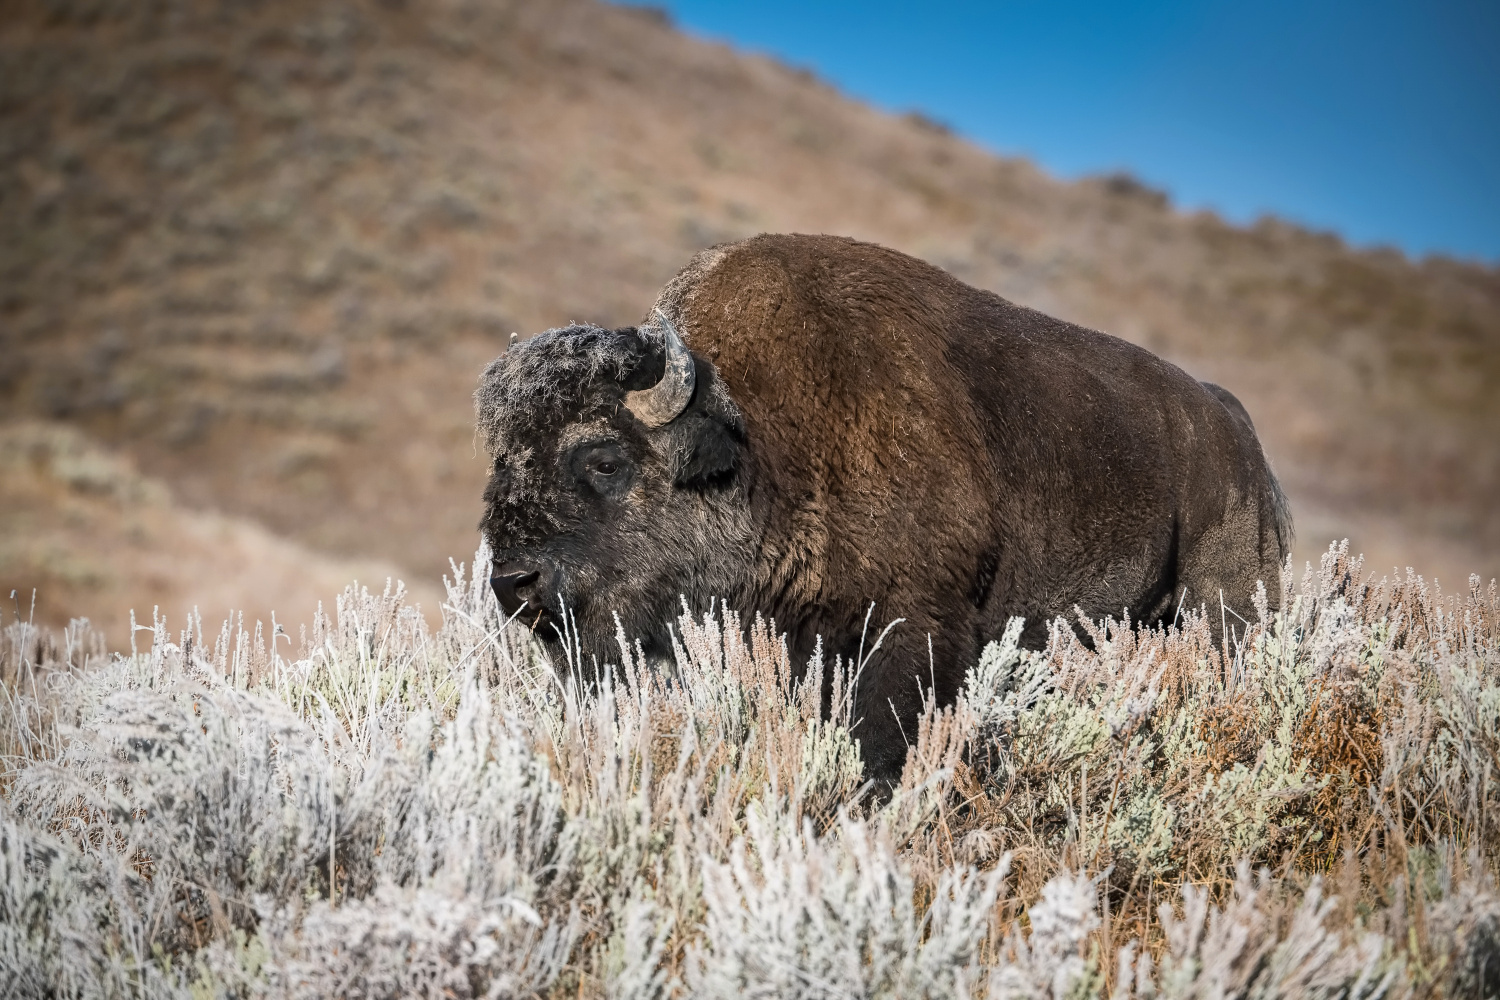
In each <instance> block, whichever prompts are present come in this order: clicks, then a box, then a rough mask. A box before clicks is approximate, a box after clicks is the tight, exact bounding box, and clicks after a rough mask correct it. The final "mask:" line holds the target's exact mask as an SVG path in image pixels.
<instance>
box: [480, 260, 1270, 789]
mask: <svg viewBox="0 0 1500 1000" xmlns="http://www.w3.org/2000/svg"><path fill="white" fill-rule="evenodd" d="M657 308H660V309H661V310H663V311H664V312H665V314H666V315H667V316H668V317H669V318H671V319H672V320H673V321H674V322H675V324H676V326H677V327H678V329H679V331H680V332H681V333H682V335H683V338H684V339H685V341H686V343H687V344H688V346H689V347H690V348H691V350H692V351H693V353H694V354H695V355H696V356H698V357H699V358H700V363H699V370H700V380H699V390H698V395H697V396H696V397H695V399H694V402H693V404H692V405H691V406H690V407H689V410H688V412H687V413H685V414H684V416H683V417H681V418H679V420H678V422H683V424H682V425H683V427H684V428H687V427H690V426H694V427H710V426H712V427H714V428H718V429H717V430H715V431H714V432H713V434H711V435H709V438H712V441H710V440H709V438H704V441H706V442H708V443H706V444H705V443H701V442H700V443H698V444H695V443H694V440H696V439H694V440H689V439H687V438H686V437H685V436H684V435H687V434H689V433H690V432H689V431H687V430H681V429H679V430H676V431H674V430H673V426H674V425H673V424H669V425H667V426H666V427H663V428H661V429H659V430H656V431H651V432H643V431H641V430H640V428H639V426H638V425H637V426H636V427H634V428H631V427H628V426H627V425H629V424H631V423H633V421H632V420H631V418H630V416H629V414H628V413H626V414H624V415H623V417H621V416H619V410H618V406H617V405H616V407H615V413H616V415H615V416H614V417H611V418H608V419H609V420H610V421H611V422H612V425H613V424H619V425H620V430H621V431H622V432H625V433H633V434H635V436H636V438H639V444H638V445H632V446H631V447H633V448H636V449H637V450H636V451H633V452H632V454H639V455H640V456H641V460H642V461H643V462H645V464H644V465H642V466H641V471H640V472H639V473H638V475H640V476H641V482H642V483H649V482H655V480H654V479H652V477H651V475H649V466H650V465H651V463H652V462H653V461H659V463H660V464H662V467H663V468H664V469H668V470H670V469H677V468H680V467H682V465H683V463H685V462H691V461H693V460H694V456H701V454H703V453H705V450H706V451H707V453H711V454H718V453H719V452H720V451H723V450H724V449H726V448H727V449H728V450H729V451H730V452H732V453H733V454H732V457H731V458H729V459H725V460H724V462H725V463H727V464H728V465H729V466H730V470H729V472H728V473H727V474H723V475H720V476H719V477H718V478H717V479H713V478H711V477H710V478H707V479H703V480H702V481H697V482H695V483H694V484H693V485H689V486H687V487H683V486H681V485H678V486H677V489H678V490H680V491H685V492H686V493H689V494H692V495H694V496H696V497H698V498H699V499H697V500H693V499H691V498H690V497H668V496H666V495H665V494H663V495H662V497H661V502H660V503H656V504H655V505H654V506H653V501H651V500H650V499H649V498H648V497H646V496H645V495H644V493H643V496H642V498H641V500H640V501H639V503H642V504H645V505H646V507H648V508H651V509H653V510H656V514H655V517H656V520H657V523H661V524H663V525H664V527H663V529H662V534H663V537H667V536H671V537H672V538H673V539H674V545H676V546H677V547H683V546H686V547H687V548H688V549H692V548H693V547H694V546H697V547H698V549H699V550H698V551H685V552H683V553H682V555H681V557H682V559H683V560H698V561H699V563H700V564H701V565H702V566H703V567H706V568H702V569H689V568H686V567H683V568H679V569H675V570H671V571H670V572H669V571H668V569H666V568H664V569H663V570H662V571H661V572H659V573H655V574H654V577H653V578H655V577H662V578H663V579H664V578H665V577H667V576H672V574H673V573H675V574H676V575H675V576H672V582H673V583H674V584H675V585H676V586H678V587H679V588H680V589H679V590H678V591H677V592H678V593H681V594H683V595H685V596H686V597H687V598H688V600H689V601H690V603H703V604H706V601H707V599H708V598H710V597H720V598H723V599H724V600H725V601H726V602H727V603H728V605H729V606H730V607H735V608H738V609H740V610H742V611H744V612H747V613H750V612H761V613H763V614H765V615H767V616H768V617H773V618H775V620H776V622H777V624H778V626H779V627H780V628H782V629H785V630H788V631H789V632H790V634H791V636H792V640H793V643H794V646H795V652H796V653H797V654H798V655H799V656H805V655H806V654H807V653H809V652H810V651H811V649H812V646H813V643H814V642H815V640H816V637H817V636H822V638H823V641H824V648H825V651H826V652H828V653H829V654H834V653H837V654H840V655H844V656H846V657H847V656H852V655H854V653H855V652H856V650H857V649H858V647H859V644H860V641H861V633H862V629H863V626H864V622H865V615H866V611H867V609H868V607H869V605H870V602H872V601H874V602H877V611H876V617H877V619H882V620H883V619H890V618H896V617H901V618H904V619H905V620H906V621H905V623H904V625H902V626H900V627H899V628H898V630H897V631H896V632H895V633H893V636H892V639H890V640H887V644H886V649H885V650H884V651H882V653H881V654H880V656H879V657H878V658H877V659H876V660H875V661H872V664H871V666H870V668H869V670H868V671H867V672H866V674H865V676H864V678H863V680H862V682H861V686H860V690H859V701H858V704H859V708H860V711H861V714H862V716H863V721H862V722H861V724H860V726H859V728H858V730H857V735H859V736H861V737H862V742H863V746H864V751H865V756H866V759H867V760H868V761H869V762H870V764H871V765H872V771H873V772H874V773H878V774H884V775H891V774H893V773H895V772H896V771H897V770H899V767H900V764H901V761H902V760H903V759H904V754H905V745H904V740H903V738H902V730H903V724H904V728H905V731H906V733H908V734H910V733H911V729H910V726H911V723H912V721H913V719H914V717H915V715H916V713H917V711H918V706H919V704H920V698H921V693H920V692H921V690H922V689H926V688H928V687H930V686H932V685H933V684H935V685H936V688H937V696H938V698H939V700H940V701H947V700H950V699H951V698H952V697H953V696H954V695H955V694H956V692H957V689H958V686H959V684H960V683H961V680H962V677H963V673H964V670H965V669H966V668H967V667H969V666H970V665H972V664H973V663H974V662H975V661H976V660H977V658H978V655H979V651H980V650H981V648H982V646H983V644H984V643H985V642H986V641H988V640H989V639H992V638H994V637H996V636H997V635H998V634H999V633H1000V632H1001V630H1002V629H1003V627H1004V623H1005V621H1006V619H1008V618H1009V617H1010V616H1012V615H1021V616H1024V617H1025V618H1026V620H1027V623H1028V624H1027V630H1026V633H1025V637H1026V639H1027V640H1029V641H1031V642H1033V643H1035V642H1038V641H1040V639H1041V637H1042V636H1043V634H1044V632H1045V623H1046V622H1047V621H1048V620H1050V619H1052V618H1054V617H1057V616H1065V617H1071V616H1072V615H1073V609H1074V607H1075V606H1077V607H1079V608H1081V609H1082V610H1083V612H1084V613H1085V614H1087V615H1089V616H1091V617H1095V618H1098V617H1103V616H1105V615H1114V616H1119V615H1121V614H1122V613H1128V614H1129V615H1130V617H1131V619H1132V620H1134V621H1138V622H1148V623H1151V622H1156V621H1159V620H1161V619H1163V618H1166V619H1170V618H1171V617H1172V615H1173V612H1174V609H1175V608H1176V607H1177V606H1178V604H1179V602H1181V601H1185V603H1186V606H1187V607H1189V608H1192V607H1196V606H1199V605H1208V606H1210V607H1212V608H1217V605H1218V603H1219V600H1220V592H1221V591H1222V594H1223V600H1224V602H1225V603H1226V604H1227V605H1229V606H1230V607H1231V608H1233V609H1235V610H1237V611H1239V612H1240V613H1241V614H1246V615H1248V614H1249V605H1250V599H1251V595H1252V594H1253V593H1254V590H1255V587H1256V582H1257V581H1259V580H1264V581H1266V583H1267V585H1268V590H1269V592H1270V595H1271V599H1272V601H1273V603H1274V601H1275V599H1276V596H1277V595H1278V594H1279V587H1278V586H1277V582H1278V579H1279V577H1278V573H1279V570H1280V567H1281V565H1282V561H1283V560H1284V558H1285V557H1286V555H1287V551H1288V545H1289V541H1290V534H1289V533H1290V521H1289V519H1288V518H1287V517H1286V515H1285V506H1284V499H1282V498H1281V495H1280V491H1279V488H1278V487H1277V486H1276V483H1275V480H1274V477H1273V476H1272V475H1271V473H1270V470H1269V468H1268V466H1267V464H1266V461H1265V458H1264V456H1263V455H1262V454H1261V450H1260V446H1259V444H1258V442H1257V440H1256V438H1255V434H1254V430H1253V428H1252V427H1251V425H1250V421H1249V417H1248V415H1246V414H1245V412H1244V409H1243V407H1241V406H1240V405H1239V403H1238V401H1237V400H1235V399H1234V397H1233V396H1231V395H1230V394H1229V393H1227V392H1225V391H1224V390H1222V389H1220V388H1218V387H1217V386H1207V385H1204V384H1200V383H1199V382H1197V381H1195V380H1194V379H1192V378H1191V377H1190V376H1188V375H1187V374H1186V373H1184V372H1183V371H1181V370H1180V369H1178V368H1176V367H1174V366H1172V365H1170V364H1167V363H1166V362H1164V361H1162V360H1160V359H1159V358H1156V357H1155V356H1153V355H1152V354H1150V353H1149V352H1147V351H1144V350H1142V349H1141V348H1138V347H1135V346H1133V345H1131V344H1128V343H1126V342H1124V341H1122V340H1118V339H1116V338H1114V337H1110V336H1107V335H1105V334H1102V333H1098V332H1095V331H1092V330H1087V329H1083V328H1081V327H1078V326H1074V325H1072V324H1070V323H1065V322H1062V321H1060V320H1056V319H1051V318H1049V317H1047V316H1044V315H1042V314H1040V313H1037V312H1035V311H1033V310H1030V309H1025V308H1022V307H1020V306H1017V305H1014V304H1012V303H1010V302H1007V301H1005V300H1004V299H1001V298H999V297H998V296H996V295H993V294H991V293H989V292H984V291H980V290H977V289H974V288H971V287H969V286H967V285H965V284H963V283H962V282H960V281H958V280H957V279H955V278H953V277H952V276H950V275H948V274H946V273H944V272H942V271H940V270H938V269H937V268H934V267H932V266H931V265H929V264H926V263H923V262H922V261H919V260H915V259H913V258H910V257H907V256H904V255H902V254H899V253H896V252H894V251H891V250H887V249H884V248H882V247H878V246H873V245H870V244H865V243H859V242H856V241H853V240H849V239H843V238H839V237H829V236H785V235H775V236H771V235H768V236H759V237H755V238H753V239H750V240H746V241H744V242H741V243H737V244H732V245H728V246H724V247H718V248H715V249H712V250H708V251H705V252H703V253H702V254H699V255H698V256H697V257H696V258H694V260H693V262H692V263H691V264H689V266H688V267H687V268H686V269H685V270H684V271H683V272H682V273H681V274H680V275H679V276H678V277H677V278H675V279H674V280H673V281H672V282H671V283H669V284H668V285H667V287H666V288H665V289H664V290H663V292H662V295H661V297H660V299H659V300H658V303H657ZM704 362H706V363H704ZM655 363H656V368H655V371H656V372H658V373H659V372H660V370H661V366H660V360H659V355H658V357H657V359H656V362H655ZM499 364H500V362H497V366H498V365H499ZM619 368H620V373H619V374H618V375H617V376H616V378H617V381H616V382H615V383H614V385H615V386H616V387H617V388H616V389H615V390H614V392H615V395H614V396H613V397H611V396H610V395H609V392H608V391H606V390H607V389H608V387H605V389H601V390H600V391H601V392H604V395H603V396H598V397H597V398H598V399H603V400H605V401H606V403H601V404H597V405H596V406H595V409H596V410H599V407H600V406H604V405H606V404H607V401H608V399H610V398H614V399H618V396H619V393H621V392H623V387H626V386H627V384H629V383H631V381H632V378H634V380H635V381H637V382H639V381H642V379H643V378H644V377H645V376H643V375H641V374H639V373H646V372H649V370H650V361H649V360H646V359H645V358H644V357H643V358H642V359H639V360H636V359H627V360H625V361H623V362H621V364H620V366H619ZM494 370H495V369H494V368H492V371H494ZM632 372H634V373H637V374H635V375H632V374H630V373H632ZM489 377H490V376H489V375H487V378H489ZM495 377H496V378H497V379H498V378H500V377H501V376H499V375H497V376H495ZM645 380H646V381H647V382H649V378H645ZM605 381H608V380H605ZM484 391H485V390H484V389H481V396H483V393H484ZM726 396H727V401H726V400H725V399H724V397H726ZM699 397H702V398H701V399H700V398H699ZM591 398H593V397H591ZM715 399H717V400H718V402H717V403H715V402H714V400H715ZM703 406H708V407H709V409H711V410H712V411H713V413H708V412H707V411H705V412H704V414H697V413H695V411H696V410H697V409H699V408H700V407H703ZM480 408H481V418H482V420H483V417H484V413H485V401H484V399H483V398H481V401H480ZM600 412H603V411H602V410H600ZM693 421H697V423H696V424H695V423H693ZM678 422H674V424H675V423H678ZM726 428H727V430H726ZM691 433H692V434H699V433H700V432H698V431H693V432H691ZM702 433H707V432H702ZM714 435H717V436H716V437H715V436H714ZM632 440H635V438H632ZM492 447H493V445H492ZM503 448H504V446H503V445H502V446H501V450H503ZM695 449H696V450H695ZM652 455H655V456H657V457H656V458H655V459H653V458H651V457H650V456H652ZM674 463H675V464H674ZM720 464H724V463H720ZM665 474H666V473H663V475H665ZM658 478H659V477H658ZM679 478H680V477H679ZM659 489H660V488H659V487H658V491H659ZM498 502H499V501H496V500H494V499H493V498H492V504H491V506H492V511H491V513H490V514H488V515H487V520H486V526H487V527H486V530H487V531H488V532H489V533H490V534H491V536H492V537H491V541H492V544H495V546H496V550H497V558H499V557H500V555H503V554H505V553H509V552H512V551H515V550H516V546H514V545H509V542H510V539H509V538H508V537H507V536H506V535H505V533H504V532H501V531H496V530H492V526H493V525H494V524H496V523H498V520H497V517H498V515H496V514H495V513H494V509H498V508H496V504H497V503H498ZM663 503H664V504H668V505H674V506H672V509H673V510H675V511H676V513H675V514H672V515H671V516H670V518H669V519H668V520H671V526H670V527H668V526H666V523H667V522H666V521H664V520H663V514H662V511H663V510H665V509H666V508H663V507H661V504H663ZM684 504H686V506H683V505H684ZM657 508H661V509H657ZM642 509H645V508H642ZM693 511H696V512H697V513H692V512H693ZM684 517H689V518H697V519H698V520H699V521H700V522H701V523H702V524H703V525H707V526H709V527H706V528H704V530H703V531H701V532H696V533H695V532H694V531H691V530H687V529H686V528H685V527H684V525H683V524H681V523H679V521H680V519H681V518H684ZM641 530H642V531H644V530H645V529H644V528H643V529H641ZM694 539H697V540H696V541H695V540H694ZM609 544H610V545H616V547H618V545H617V543H615V542H613V541H611V542H610V543H609ZM641 544H642V543H632V545H630V546H628V548H630V549H631V550H632V551H636V550H639V548H640V546H641ZM508 545H509V547H507V546H508ZM505 558H509V556H505ZM663 558H665V557H663ZM662 565H663V567H668V566H675V565H676V564H675V563H674V562H672V560H670V559H667V561H666V562H664V563H663V564H662ZM705 588H707V589H705ZM1184 588H1185V589H1186V593H1185V597H1184ZM642 589H643V590H647V591H649V590H652V589H654V588H653V587H652V586H650V585H649V584H647V583H646V582H644V580H643V583H642ZM631 593H634V591H631ZM660 599H661V598H660V594H657V595H655V596H653V597H652V598H651V600H650V603H652V604H653V605H655V604H659V603H660ZM617 600H619V598H617ZM653 610H654V611H655V613H656V614H657V615H659V616H660V617H663V618H664V617H666V616H667V615H669V614H670V613H671V611H672V607H671V604H670V603H669V604H668V605H666V606H660V607H654V608H653ZM627 617H628V618H629V619H630V620H631V622H632V624H634V625H635V626H636V627H643V626H644V625H645V624H646V623H645V620H644V618H643V617H642V616H633V617H632V616H627ZM1213 617H1214V618H1215V619H1216V618H1217V613H1215V614H1214V616H1213ZM870 638H871V639H873V636H872V637H870ZM929 639H930V642H931V659H930V660H929ZM868 641H869V640H867V642H868Z"/></svg>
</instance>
